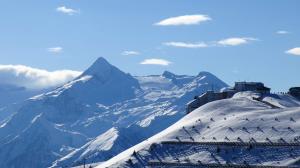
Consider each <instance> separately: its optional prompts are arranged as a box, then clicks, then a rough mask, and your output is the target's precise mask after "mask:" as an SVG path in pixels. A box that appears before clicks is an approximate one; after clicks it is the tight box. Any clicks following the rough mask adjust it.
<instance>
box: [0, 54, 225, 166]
mask: <svg viewBox="0 0 300 168" xmlns="http://www.w3.org/2000/svg"><path fill="white" fill-rule="evenodd" d="M212 86H214V89H216V90H220V89H222V88H224V87H227V85H226V84H225V83H224V82H222V81H221V80H219V79H218V78H216V77H215V76H214V75H212V74H210V73H207V72H205V73H200V74H199V75H197V76H185V75H175V74H172V73H170V72H165V73H164V74H163V75H155V76H142V77H133V76H131V75H130V74H126V73H124V72H122V71H120V70H119V69H118V68H116V67H114V66H112V65H111V64H109V63H108V62H107V61H106V60H105V59H104V58H99V59H98V60H97V61H96V62H95V63H94V64H93V65H92V66H91V67H90V68H88V69H87V70H86V71H85V72H84V73H83V74H82V75H81V76H79V77H78V78H76V79H74V80H73V81H71V82H68V83H67V84H65V85H63V86H61V87H59V88H57V89H55V90H53V91H51V92H48V93H45V94H42V95H39V96H35V97H32V98H30V99H29V100H26V101H24V102H22V103H21V104H19V105H18V106H19V108H18V110H10V109H7V111H5V112H6V113H12V114H13V116H11V117H9V118H7V119H5V120H4V121H5V122H3V123H2V124H1V126H0V167H48V166H51V165H52V166H54V167H63V166H74V165H78V164H81V163H82V162H83V161H84V160H85V161H86V162H89V163H92V162H98V161H99V162H100V161H105V160H107V159H109V158H111V157H113V156H114V155H116V154H118V153H120V152H122V151H123V150H125V149H127V148H129V147H131V146H133V145H135V144H137V143H139V142H141V141H143V140H145V139H146V138H148V137H150V136H152V135H154V134H156V133H157V132H159V131H161V130H163V129H164V128H166V127H168V126H169V125H171V124H173V123H174V122H176V121H177V120H178V119H180V118H181V117H182V116H183V115H184V109H185V104H186V103H187V102H188V101H190V100H191V99H193V97H194V96H195V95H197V94H200V93H202V92H204V91H206V90H208V89H210V88H212Z"/></svg>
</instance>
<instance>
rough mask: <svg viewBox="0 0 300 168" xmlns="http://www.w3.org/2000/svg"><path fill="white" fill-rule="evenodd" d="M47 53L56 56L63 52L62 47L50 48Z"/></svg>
mask: <svg viewBox="0 0 300 168" xmlns="http://www.w3.org/2000/svg"><path fill="white" fill-rule="evenodd" d="M48 51H49V52H51V53H55V54H58V53H61V52H62V51H63V48H62V47H51V48H48Z"/></svg>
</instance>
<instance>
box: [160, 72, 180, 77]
mask: <svg viewBox="0 0 300 168" xmlns="http://www.w3.org/2000/svg"><path fill="white" fill-rule="evenodd" d="M162 76H163V77H165V78H170V79H172V78H174V77H176V76H177V75H176V74H174V73H172V72H170V71H164V72H163V74H162Z"/></svg>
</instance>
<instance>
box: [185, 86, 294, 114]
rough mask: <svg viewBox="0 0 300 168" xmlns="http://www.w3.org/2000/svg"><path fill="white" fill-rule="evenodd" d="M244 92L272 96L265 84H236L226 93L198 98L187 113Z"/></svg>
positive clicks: (215, 93)
mask: <svg viewBox="0 0 300 168" xmlns="http://www.w3.org/2000/svg"><path fill="white" fill-rule="evenodd" d="M243 91H254V92H258V93H261V94H262V95H264V94H270V91H271V89H270V88H268V87H266V86H264V84H263V83H261V82H235V85H234V87H233V88H230V89H228V90H226V91H223V92H214V91H207V92H206V93H204V94H202V95H200V96H196V97H195V100H193V101H191V102H189V103H188V104H187V109H186V111H187V113H190V112H191V111H193V110H195V109H197V108H198V107H200V106H202V105H204V104H206V103H209V102H212V101H216V100H221V99H228V98H231V97H232V96H233V95H234V94H235V93H237V92H243ZM299 93H300V92H299Z"/></svg>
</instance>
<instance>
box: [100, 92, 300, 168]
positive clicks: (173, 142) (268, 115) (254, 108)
mask: <svg viewBox="0 0 300 168" xmlns="http://www.w3.org/2000/svg"><path fill="white" fill-rule="evenodd" d="M257 96H259V95H258V94H257V93H253V92H240V93H237V94H236V95H234V97H233V98H231V99H224V100H219V101H215V102H211V103H208V104H206V105H204V106H202V107H200V108H198V109H196V110H194V111H193V112H191V113H190V114H188V115H186V116H185V117H184V118H182V119H181V120H179V121H178V122H176V123H175V124H174V125H172V126H170V127H169V128H167V129H166V130H164V131H162V132H160V133H159V134H157V135H155V136H153V137H151V138H149V139H147V140H145V141H143V142H142V143H140V144H138V145H136V146H134V147H132V148H130V149H128V150H126V151H124V152H122V153H120V154H119V155H117V156H115V157H114V158H112V159H110V160H108V161H107V162H104V163H102V164H100V165H99V166H98V168H104V167H170V166H171V167H195V166H196V167H209V166H215V167H223V166H224V165H231V166H232V165H233V166H245V165H248V166H249V165H251V166H262V167H264V166H283V167H284V166H288V165H289V166H291V165H294V166H295V167H298V166H299V163H298V165H296V164H297V160H298V159H299V158H300V107H299V103H300V102H299V101H298V100H296V99H295V98H293V97H291V96H289V95H270V96H265V97H264V100H265V101H268V102H269V103H274V104H275V105H276V106H279V105H280V108H272V107H270V106H269V105H268V104H266V103H263V102H260V101H256V100H253V97H257Z"/></svg>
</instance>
